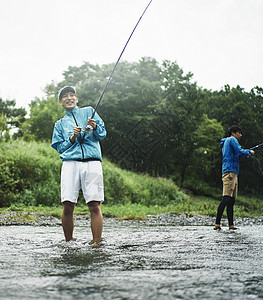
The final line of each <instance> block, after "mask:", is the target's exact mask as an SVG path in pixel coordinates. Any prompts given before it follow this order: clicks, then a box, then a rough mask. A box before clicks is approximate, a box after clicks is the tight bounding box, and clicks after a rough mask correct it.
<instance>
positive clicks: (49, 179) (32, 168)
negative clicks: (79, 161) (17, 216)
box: [0, 140, 61, 206]
mask: <svg viewBox="0 0 263 300" xmlns="http://www.w3.org/2000/svg"><path fill="white" fill-rule="evenodd" d="M60 165H61V163H60V161H59V157H58V155H57V154H56V153H54V151H52V149H51V148H50V146H49V145H48V144H41V143H40V144H38V143H36V142H31V143H26V142H23V141H18V140H17V141H15V142H12V143H2V144H1V146H0V168H1V173H0V198H1V206H8V205H10V204H12V203H26V204H28V205H38V204H44V203H45V204H46V205H51V204H57V203H59V198H60V189H59V184H60V180H59V177H58V176H57V174H59V172H60Z"/></svg>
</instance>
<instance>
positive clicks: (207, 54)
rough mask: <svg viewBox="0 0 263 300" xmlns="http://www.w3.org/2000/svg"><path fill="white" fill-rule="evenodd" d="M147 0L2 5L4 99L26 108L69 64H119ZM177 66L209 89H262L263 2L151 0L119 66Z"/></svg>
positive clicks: (27, 0)
mask: <svg viewBox="0 0 263 300" xmlns="http://www.w3.org/2000/svg"><path fill="white" fill-rule="evenodd" d="M148 2H149V0H23V1H21V0H0V11H1V18H0V37H1V40H0V42H1V44H0V45H1V46H0V54H1V55H0V97H1V98H3V99H4V100H6V99H15V100H16V101H17V106H18V107H21V106H22V107H26V108H27V105H28V104H29V103H30V102H31V100H33V99H34V97H35V96H37V97H42V96H43V95H44V94H43V91H42V90H43V88H44V87H45V85H46V84H48V83H51V81H52V80H54V81H55V82H59V81H61V80H62V78H63V77H62V73H63V71H65V70H67V68H68V66H80V65H81V64H82V63H83V62H84V61H87V62H90V63H93V64H99V65H101V64H104V63H113V62H116V60H117V58H118V57H119V55H120V53H121V51H122V49H123V47H124V45H125V43H126V41H127V39H128V37H129V35H130V33H131V32H132V29H133V28H134V26H135V24H136V23H137V21H138V19H139V17H140V15H141V14H142V12H143V10H144V9H145V7H146V5H147V4H148ZM143 56H150V57H153V58H156V59H157V60H158V61H159V62H160V63H161V62H162V60H164V59H168V60H171V61H176V62H177V63H178V64H179V66H180V67H181V68H182V69H183V70H184V71H185V72H189V71H190V72H192V73H193V74H194V77H193V81H196V82H197V84H198V85H199V86H202V87H204V88H207V89H212V90H219V89H221V88H222V87H223V86H224V85H225V84H230V86H231V87H233V86H236V85H238V84H239V85H240V86H241V87H243V88H245V90H247V91H249V90H250V89H251V88H253V87H255V86H256V85H258V86H260V87H263V59H262V56H263V1H262V0H152V3H151V5H150V7H149V9H148V11H147V12H146V14H145V15H144V17H143V19H142V20H141V22H140V24H139V26H138V27H137V29H136V31H135V33H134V35H133V37H132V39H131V40H130V43H129V45H128V47H127V48H126V50H125V52H124V54H123V56H122V60H127V61H130V62H137V61H139V59H140V58H141V57H143Z"/></svg>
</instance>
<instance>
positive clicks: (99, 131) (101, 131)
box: [93, 113, 107, 140]
mask: <svg viewBox="0 0 263 300" xmlns="http://www.w3.org/2000/svg"><path fill="white" fill-rule="evenodd" d="M94 120H95V121H96V124H97V128H96V130H93V133H94V135H95V136H96V137H97V138H98V139H100V140H103V139H104V138H105V137H106V135H107V132H106V129H105V125H104V122H103V121H102V119H101V117H100V116H99V115H98V114H97V113H95V116H94Z"/></svg>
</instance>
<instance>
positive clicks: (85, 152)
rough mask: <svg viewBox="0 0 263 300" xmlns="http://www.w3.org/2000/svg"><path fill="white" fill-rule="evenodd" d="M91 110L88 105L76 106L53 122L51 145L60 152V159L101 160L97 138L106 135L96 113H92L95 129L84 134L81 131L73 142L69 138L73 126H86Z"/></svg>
mask: <svg viewBox="0 0 263 300" xmlns="http://www.w3.org/2000/svg"><path fill="white" fill-rule="evenodd" d="M93 111H94V109H93V108H92V107H90V106H88V107H84V108H78V107H77V106H76V107H74V108H73V109H72V111H66V115H65V116H64V117H63V118H62V119H60V120H58V121H57V122H56V123H55V126H54V130H53V136H52V143H51V147H53V148H54V149H55V150H57V151H58V152H59V153H60V158H61V159H62V161H65V160H88V159H99V160H100V161H102V155H101V148H100V143H99V140H103V139H104V138H105V137H106V129H105V127H104V122H103V121H102V119H101V118H100V116H99V115H98V114H97V113H95V115H94V120H95V121H96V124H97V128H96V130H92V131H91V132H90V133H89V134H86V135H85V133H84V132H81V134H80V135H79V136H78V137H77V138H76V141H75V143H74V144H72V143H71V142H70V140H69V138H70V137H71V136H72V134H73V128H74V127H76V126H79V127H82V128H83V129H84V128H85V127H86V126H87V121H88V118H89V117H91V116H92V113H93Z"/></svg>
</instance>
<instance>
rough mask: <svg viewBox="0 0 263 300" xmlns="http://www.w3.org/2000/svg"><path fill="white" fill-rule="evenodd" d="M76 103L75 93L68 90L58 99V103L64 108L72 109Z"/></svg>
mask: <svg viewBox="0 0 263 300" xmlns="http://www.w3.org/2000/svg"><path fill="white" fill-rule="evenodd" d="M77 103H78V98H77V97H76V94H74V93H72V92H69V93H67V94H65V95H63V97H62V99H61V100H59V104H60V105H62V106H63V107H64V108H65V110H72V109H73V108H74V107H75V106H76V105H77Z"/></svg>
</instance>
